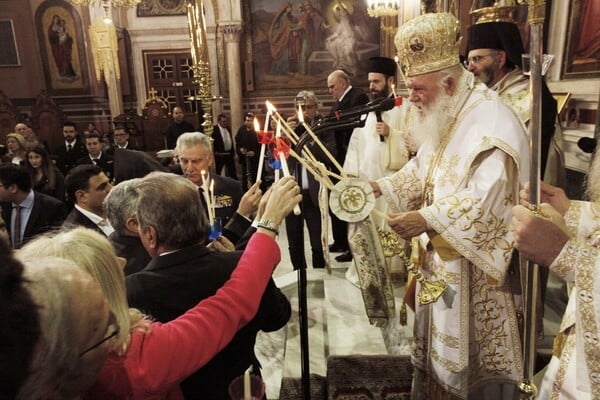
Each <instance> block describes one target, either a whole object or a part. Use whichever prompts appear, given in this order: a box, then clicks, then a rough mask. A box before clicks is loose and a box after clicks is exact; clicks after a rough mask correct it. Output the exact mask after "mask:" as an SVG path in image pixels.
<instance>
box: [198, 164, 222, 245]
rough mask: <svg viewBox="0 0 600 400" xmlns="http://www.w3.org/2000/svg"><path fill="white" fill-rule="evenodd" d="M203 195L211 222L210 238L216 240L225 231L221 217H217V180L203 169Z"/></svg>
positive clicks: (209, 221)
mask: <svg viewBox="0 0 600 400" xmlns="http://www.w3.org/2000/svg"><path fill="white" fill-rule="evenodd" d="M201 174H202V195H203V196H204V202H205V203H206V213H207V214H208V223H209V224H210V234H209V236H208V238H209V239H210V240H215V239H216V238H218V237H219V236H221V233H222V231H223V228H222V227H221V220H220V218H215V181H213V180H212V179H211V178H210V175H208V174H207V173H206V171H204V170H202V172H201Z"/></svg>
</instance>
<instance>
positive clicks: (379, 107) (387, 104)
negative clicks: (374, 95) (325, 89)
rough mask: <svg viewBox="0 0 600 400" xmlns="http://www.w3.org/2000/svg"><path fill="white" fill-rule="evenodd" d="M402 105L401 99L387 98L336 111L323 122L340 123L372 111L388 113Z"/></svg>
mask: <svg viewBox="0 0 600 400" xmlns="http://www.w3.org/2000/svg"><path fill="white" fill-rule="evenodd" d="M396 103H398V104H396ZM400 104H402V98H401V97H397V98H396V99H393V98H386V99H384V100H382V101H377V102H370V103H367V104H365V105H361V106H358V107H353V108H350V109H348V110H344V111H335V112H334V113H333V115H331V116H328V117H326V118H324V121H323V122H329V121H331V120H337V121H340V120H342V119H349V118H353V117H357V116H360V115H363V114H368V113H370V112H371V111H379V112H383V111H388V110H391V109H392V108H394V107H395V106H396V105H400Z"/></svg>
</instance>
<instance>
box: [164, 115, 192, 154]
mask: <svg viewBox="0 0 600 400" xmlns="http://www.w3.org/2000/svg"><path fill="white" fill-rule="evenodd" d="M184 116H185V114H184V113H183V109H182V108H181V107H174V108H173V119H172V120H171V122H169V127H168V128H167V131H166V132H165V139H166V145H167V149H173V148H174V147H175V144H176V143H177V138H178V137H179V136H180V135H181V134H182V133H185V132H194V131H195V130H196V129H195V128H194V126H193V125H192V124H190V123H189V122H187V121H184V119H183V118H184Z"/></svg>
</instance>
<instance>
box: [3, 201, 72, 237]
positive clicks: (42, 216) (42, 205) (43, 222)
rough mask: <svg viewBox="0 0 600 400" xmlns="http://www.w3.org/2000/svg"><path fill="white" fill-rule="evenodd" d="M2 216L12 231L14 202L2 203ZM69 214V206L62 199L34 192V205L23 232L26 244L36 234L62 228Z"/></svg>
mask: <svg viewBox="0 0 600 400" xmlns="http://www.w3.org/2000/svg"><path fill="white" fill-rule="evenodd" d="M1 207H2V218H4V222H5V223H6V226H7V227H8V234H9V235H10V234H11V233H12V231H13V230H12V225H11V218H10V217H11V214H12V203H10V202H4V203H2V204H1ZM66 215H67V208H66V206H65V204H64V203H63V202H62V201H59V200H57V199H55V198H54V197H51V196H48V195H45V194H43V193H38V192H34V195H33V207H32V209H31V214H29V219H28V220H27V225H25V231H24V233H23V241H22V243H23V244H25V243H26V242H27V241H29V240H31V239H32V238H33V237H34V236H36V235H39V234H41V233H44V232H48V231H50V230H53V229H58V228H60V226H61V224H62V223H63V221H64V219H65V217H66Z"/></svg>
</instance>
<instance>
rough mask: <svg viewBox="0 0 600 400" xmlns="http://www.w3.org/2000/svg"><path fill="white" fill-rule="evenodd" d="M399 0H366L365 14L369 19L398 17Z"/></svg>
mask: <svg viewBox="0 0 600 400" xmlns="http://www.w3.org/2000/svg"><path fill="white" fill-rule="evenodd" d="M399 8H400V0H384V1H377V0H367V13H368V14H369V17H373V18H377V17H393V16H395V15H398V9H399Z"/></svg>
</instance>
